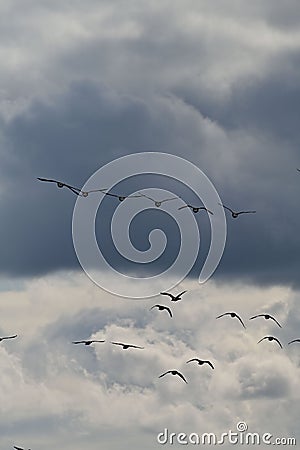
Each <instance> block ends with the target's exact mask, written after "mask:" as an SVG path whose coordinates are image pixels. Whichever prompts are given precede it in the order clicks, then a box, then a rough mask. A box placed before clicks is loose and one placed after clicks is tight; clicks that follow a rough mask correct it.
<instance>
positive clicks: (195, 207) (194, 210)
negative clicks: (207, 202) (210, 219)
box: [178, 205, 214, 215]
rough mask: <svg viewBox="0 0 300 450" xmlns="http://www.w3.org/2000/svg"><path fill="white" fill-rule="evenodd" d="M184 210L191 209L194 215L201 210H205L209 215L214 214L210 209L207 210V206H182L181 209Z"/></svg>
mask: <svg viewBox="0 0 300 450" xmlns="http://www.w3.org/2000/svg"><path fill="white" fill-rule="evenodd" d="M183 208H190V209H191V210H192V211H193V212H194V213H197V212H199V211H200V210H201V209H204V210H205V211H206V212H208V213H209V214H212V215H213V214H214V213H213V212H212V211H210V210H209V209H207V208H205V206H193V205H185V206H180V208H178V210H179V209H183Z"/></svg>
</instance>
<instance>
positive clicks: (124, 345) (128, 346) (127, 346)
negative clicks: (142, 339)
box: [111, 342, 144, 350]
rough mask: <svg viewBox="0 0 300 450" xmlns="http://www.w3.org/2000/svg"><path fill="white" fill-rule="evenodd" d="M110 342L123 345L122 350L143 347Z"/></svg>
mask: <svg viewBox="0 0 300 450" xmlns="http://www.w3.org/2000/svg"><path fill="white" fill-rule="evenodd" d="M111 344H114V345H121V347H123V350H127V349H128V348H140V349H144V347H139V346H138V345H132V344H123V343H122V342H111Z"/></svg>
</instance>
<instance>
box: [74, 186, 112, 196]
mask: <svg viewBox="0 0 300 450" xmlns="http://www.w3.org/2000/svg"><path fill="white" fill-rule="evenodd" d="M104 191H107V188H105V189H91V190H90V191H80V194H81V196H82V197H88V195H89V194H90V193H91V192H102V194H105V192H104Z"/></svg>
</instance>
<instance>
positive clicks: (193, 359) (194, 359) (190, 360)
mask: <svg viewBox="0 0 300 450" xmlns="http://www.w3.org/2000/svg"><path fill="white" fill-rule="evenodd" d="M192 361H197V362H199V359H198V358H192V359H189V360H188V361H186V364H187V363H189V362H192Z"/></svg>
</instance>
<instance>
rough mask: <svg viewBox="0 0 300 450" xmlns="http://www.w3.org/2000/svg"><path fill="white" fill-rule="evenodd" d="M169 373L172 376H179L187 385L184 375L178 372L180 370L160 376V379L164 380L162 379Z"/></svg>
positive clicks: (170, 371) (169, 371)
mask: <svg viewBox="0 0 300 450" xmlns="http://www.w3.org/2000/svg"><path fill="white" fill-rule="evenodd" d="M168 373H170V374H171V375H178V376H179V377H180V378H181V379H182V380H183V381H184V382H185V383H186V384H187V381H186V379H185V378H184V376H183V375H182V373H180V372H178V370H168V371H167V372H165V373H162V374H161V375H159V377H158V378H162V377H164V376H165V375H167V374H168Z"/></svg>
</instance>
